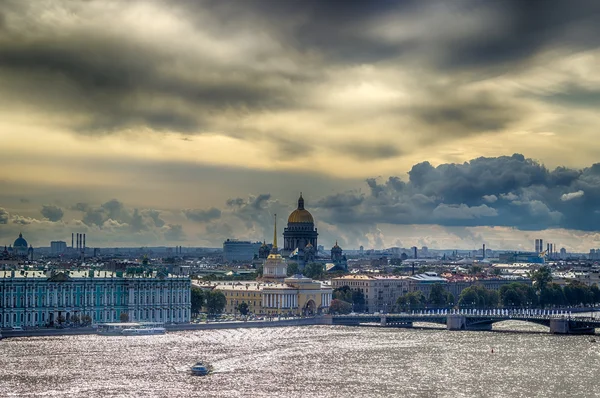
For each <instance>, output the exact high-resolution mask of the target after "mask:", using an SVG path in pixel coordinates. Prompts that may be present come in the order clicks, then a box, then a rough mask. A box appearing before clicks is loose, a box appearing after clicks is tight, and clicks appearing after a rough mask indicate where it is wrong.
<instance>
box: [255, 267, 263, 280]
mask: <svg viewBox="0 0 600 398" xmlns="http://www.w3.org/2000/svg"><path fill="white" fill-rule="evenodd" d="M256 275H258V277H259V278H262V276H263V265H262V264H260V265H259V266H258V267H256Z"/></svg>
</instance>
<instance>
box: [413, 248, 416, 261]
mask: <svg viewBox="0 0 600 398" xmlns="http://www.w3.org/2000/svg"><path fill="white" fill-rule="evenodd" d="M413 252H414V255H415V259H416V258H417V246H414V247H413Z"/></svg>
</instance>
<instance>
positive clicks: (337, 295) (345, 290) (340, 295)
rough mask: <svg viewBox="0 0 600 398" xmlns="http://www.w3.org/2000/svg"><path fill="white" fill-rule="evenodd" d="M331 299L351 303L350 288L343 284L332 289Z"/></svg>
mask: <svg viewBox="0 0 600 398" xmlns="http://www.w3.org/2000/svg"><path fill="white" fill-rule="evenodd" d="M333 299H334V300H343V301H345V302H347V303H350V304H352V289H350V286H348V285H344V286H342V287H338V288H336V289H333Z"/></svg>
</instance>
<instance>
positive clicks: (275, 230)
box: [271, 214, 277, 254]
mask: <svg viewBox="0 0 600 398" xmlns="http://www.w3.org/2000/svg"><path fill="white" fill-rule="evenodd" d="M274 218H275V228H273V247H272V248H271V253H272V254H277V214H275V216H274Z"/></svg>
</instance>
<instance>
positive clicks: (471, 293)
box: [458, 285, 499, 308]
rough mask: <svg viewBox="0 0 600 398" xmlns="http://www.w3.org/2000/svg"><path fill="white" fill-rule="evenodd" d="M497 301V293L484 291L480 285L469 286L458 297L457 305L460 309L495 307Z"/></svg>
mask: <svg viewBox="0 0 600 398" xmlns="http://www.w3.org/2000/svg"><path fill="white" fill-rule="evenodd" d="M498 301H499V295H498V292H497V291H495V290H490V289H486V288H485V287H483V286H481V285H473V286H469V287H468V288H466V289H464V290H463V291H462V292H461V293H460V296H458V305H459V306H461V307H471V308H475V307H477V308H485V307H497V306H498Z"/></svg>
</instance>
